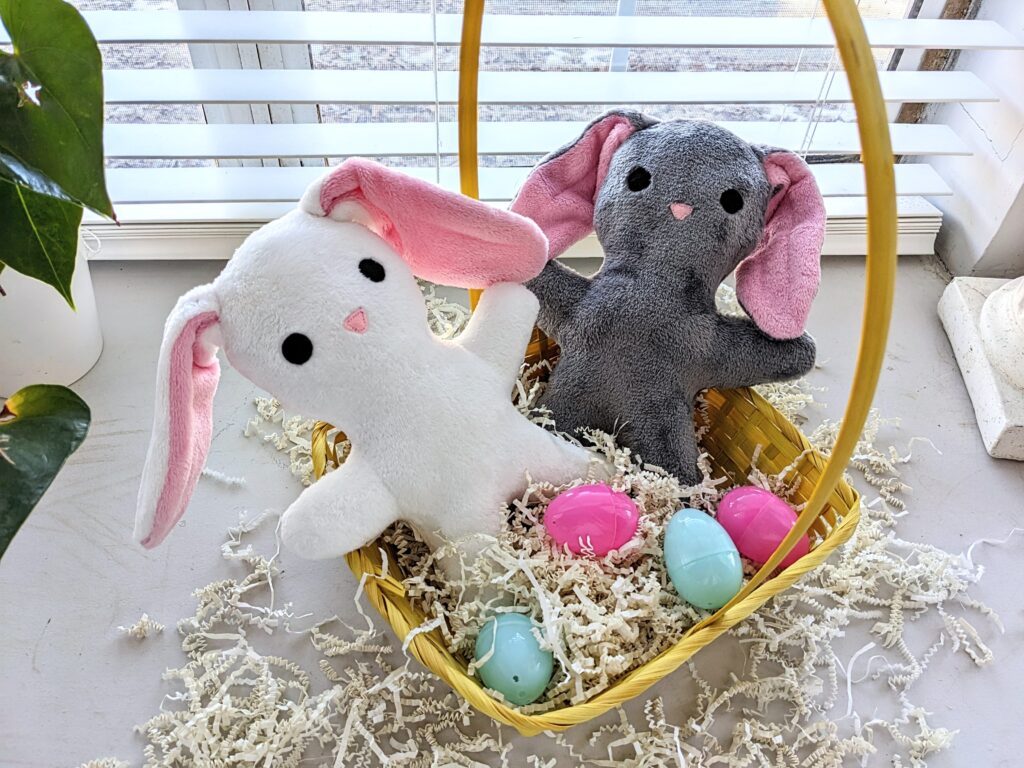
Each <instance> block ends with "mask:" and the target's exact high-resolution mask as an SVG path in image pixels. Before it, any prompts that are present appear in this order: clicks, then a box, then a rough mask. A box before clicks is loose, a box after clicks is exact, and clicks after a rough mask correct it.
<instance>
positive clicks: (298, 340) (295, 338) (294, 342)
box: [281, 333, 313, 365]
mask: <svg viewBox="0 0 1024 768" xmlns="http://www.w3.org/2000/svg"><path fill="white" fill-rule="evenodd" d="M281 354H282V355H283V356H284V359H285V360H287V361H288V362H289V363H291V364H292V365H303V364H304V363H305V362H306V361H308V360H309V358H311V357H312V356H313V342H312V341H310V340H309V336H306V335H305V334H302V333H290V334H288V338H286V339H285V340H284V341H283V342H281Z"/></svg>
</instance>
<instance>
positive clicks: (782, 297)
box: [736, 151, 825, 339]
mask: <svg viewBox="0 0 1024 768" xmlns="http://www.w3.org/2000/svg"><path fill="white" fill-rule="evenodd" d="M763 163H764V172H765V175H766V176H767V177H768V182H769V183H770V184H771V185H772V188H773V190H775V192H774V194H773V195H772V198H771V200H770V201H769V203H768V210H767V212H766V213H765V225H764V234H763V235H762V236H761V242H760V243H759V244H758V246H757V248H756V249H755V250H754V252H753V253H752V254H750V255H749V256H748V257H747V258H745V259H744V260H743V261H741V262H740V265H739V266H738V267H737V268H736V295H737V297H738V298H739V301H740V304H742V305H743V308H744V309H745V310H746V311H747V313H748V314H749V315H750V317H751V318H752V319H753V321H754V322H755V323H757V326H758V327H759V328H760V329H761V330H762V331H764V332H765V333H766V334H768V335H769V336H771V337H773V338H776V339H794V338H796V337H797V336H799V335H800V334H801V333H803V331H804V326H805V324H806V323H807V316H808V314H810V311H811V302H812V301H813V300H814V295H815V294H816V293H817V292H818V281H819V280H820V279H821V264H820V261H821V245H822V243H823V242H824V240H825V202H824V200H822V198H821V193H820V192H819V191H818V184H817V182H815V180H814V175H813V174H812V173H811V169H810V168H808V167H807V165H806V163H804V161H803V160H801V159H800V158H799V157H797V156H796V155H794V154H792V153H791V152H783V151H773V152H771V153H770V154H767V155H765V157H764V160H763Z"/></svg>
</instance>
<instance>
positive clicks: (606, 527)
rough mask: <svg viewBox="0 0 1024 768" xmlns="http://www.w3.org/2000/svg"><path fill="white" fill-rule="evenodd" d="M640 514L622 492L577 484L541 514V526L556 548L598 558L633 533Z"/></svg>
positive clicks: (627, 539) (599, 486)
mask: <svg viewBox="0 0 1024 768" xmlns="http://www.w3.org/2000/svg"><path fill="white" fill-rule="evenodd" d="M639 517H640V515H639V513H638V512H637V509H636V504H635V503H633V500H632V499H631V498H629V496H627V495H626V494H625V493H622V492H621V491H616V490H615V489H613V488H611V487H609V486H607V485H605V484H604V483H596V484H594V485H578V486H576V487H575V488H570V489H569V490H567V491H563V492H562V493H560V494H558V496H556V497H555V498H554V499H552V500H551V503H550V504H548V508H547V511H546V512H545V513H544V527H545V528H546V529H547V531H548V534H549V535H550V536H551V538H552V539H554V540H555V542H556V543H557V544H558V546H559V547H562V546H563V545H564V546H568V547H569V550H570V551H571V552H575V553H576V554H579V553H580V552H582V551H583V550H584V548H587V549H590V550H592V551H593V553H594V554H595V555H597V556H598V557H604V556H605V555H607V554H608V553H609V552H611V551H612V550H613V549H618V548H619V547H621V546H622V545H623V544H625V543H626V542H627V541H629V540H630V539H631V538H633V534H634V533H636V524H637V520H638V519H639Z"/></svg>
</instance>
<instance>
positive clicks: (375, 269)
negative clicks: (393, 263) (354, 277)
mask: <svg viewBox="0 0 1024 768" xmlns="http://www.w3.org/2000/svg"><path fill="white" fill-rule="evenodd" d="M359 271H360V272H361V273H362V275H363V277H365V278H366V279H367V280H371V281H373V282H375V283H379V282H381V281H383V280H384V267H383V266H382V265H381V263H380V262H379V261H374V260H373V259H363V260H362V261H360V262H359Z"/></svg>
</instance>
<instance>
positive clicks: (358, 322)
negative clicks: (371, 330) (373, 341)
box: [343, 307, 366, 333]
mask: <svg viewBox="0 0 1024 768" xmlns="http://www.w3.org/2000/svg"><path fill="white" fill-rule="evenodd" d="M343 325H344V326H345V330H346V331H352V333H363V332H364V331H366V312H365V311H364V310H363V308H362V307H359V308H358V309H355V310H353V311H352V313H351V314H350V315H349V316H348V317H346V318H345V322H344V323H343Z"/></svg>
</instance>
